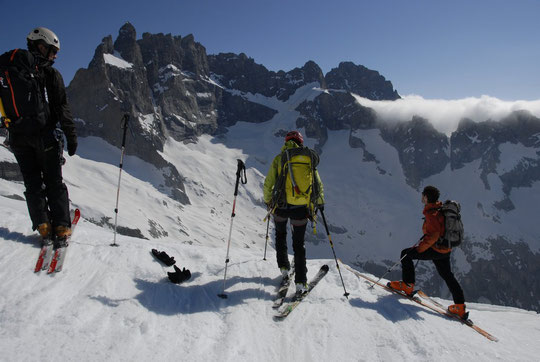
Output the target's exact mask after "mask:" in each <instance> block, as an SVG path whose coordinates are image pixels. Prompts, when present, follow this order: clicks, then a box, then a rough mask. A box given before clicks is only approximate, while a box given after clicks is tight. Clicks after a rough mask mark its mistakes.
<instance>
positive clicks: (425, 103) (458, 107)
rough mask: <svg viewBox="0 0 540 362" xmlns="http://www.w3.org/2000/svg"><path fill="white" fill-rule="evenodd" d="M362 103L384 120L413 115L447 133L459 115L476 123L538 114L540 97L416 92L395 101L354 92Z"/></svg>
mask: <svg viewBox="0 0 540 362" xmlns="http://www.w3.org/2000/svg"><path fill="white" fill-rule="evenodd" d="M354 96H355V98H356V100H357V101H358V103H360V104H361V105H362V106H365V107H369V108H372V109H374V110H375V111H376V112H377V114H378V116H379V117H381V118H382V119H384V120H387V121H409V120H411V118H412V117H413V116H414V115H417V116H420V117H423V118H426V119H428V120H429V121H430V122H431V123H432V124H433V125H434V127H435V128H436V129H437V130H438V131H440V132H443V133H446V134H447V135H450V134H451V133H452V132H453V131H455V130H456V129H457V126H458V123H459V121H460V120H461V119H462V118H470V119H472V120H473V121H475V122H482V121H486V120H488V119H491V120H494V121H499V120H501V119H502V118H504V117H506V116H508V115H509V114H510V113H511V112H513V111H518V110H527V111H529V112H531V113H532V114H533V115H534V116H536V117H540V100H536V101H503V100H500V99H498V98H494V97H490V96H482V97H480V98H472V97H471V98H463V99H455V100H445V99H425V98H423V97H421V96H418V95H407V96H403V98H402V99H398V100H396V101H372V100H370V99H367V98H362V97H360V96H357V95H354Z"/></svg>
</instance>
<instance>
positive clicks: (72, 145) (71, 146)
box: [67, 141, 77, 156]
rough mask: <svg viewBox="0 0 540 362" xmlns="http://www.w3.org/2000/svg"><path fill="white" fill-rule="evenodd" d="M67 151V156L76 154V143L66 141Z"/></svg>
mask: <svg viewBox="0 0 540 362" xmlns="http://www.w3.org/2000/svg"><path fill="white" fill-rule="evenodd" d="M67 150H68V155H70V156H73V155H74V154H75V152H77V141H68V143H67Z"/></svg>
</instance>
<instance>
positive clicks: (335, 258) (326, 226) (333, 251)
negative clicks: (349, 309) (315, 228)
mask: <svg viewBox="0 0 540 362" xmlns="http://www.w3.org/2000/svg"><path fill="white" fill-rule="evenodd" d="M318 210H319V211H320V212H321V216H322V219H323V223H324V228H325V229H326V235H327V236H328V241H329V242H330V246H331V247H332V253H333V254H334V260H335V261H336V267H337V270H338V272H339V277H340V278H341V284H342V285H343V290H344V291H345V293H344V294H343V295H344V296H345V298H347V299H349V293H348V292H347V289H345V283H344V282H343V276H342V275H341V269H340V268H339V263H338V260H337V257H336V251H335V250H334V243H333V242H332V236H330V231H328V225H327V224H326V217H325V216H324V212H323V210H322V209H318Z"/></svg>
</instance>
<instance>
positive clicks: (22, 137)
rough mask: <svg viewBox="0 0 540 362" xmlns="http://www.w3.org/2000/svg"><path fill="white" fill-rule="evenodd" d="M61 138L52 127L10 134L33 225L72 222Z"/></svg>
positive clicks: (69, 224) (67, 223)
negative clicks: (64, 175) (64, 178)
mask: <svg viewBox="0 0 540 362" xmlns="http://www.w3.org/2000/svg"><path fill="white" fill-rule="evenodd" d="M61 144H62V143H61V141H60V140H59V139H58V138H57V137H56V136H55V133H54V131H44V132H42V133H36V134H20V133H19V134H18V133H11V134H10V147H11V149H12V150H13V154H14V155H15V158H16V159H17V163H18V164H19V168H20V169H21V173H22V175H23V180H24V186H25V188H26V192H25V193H24V195H25V196H26V204H27V206H28V212H29V213H30V219H32V227H33V229H34V230H35V229H36V228H37V227H38V225H39V224H42V223H45V222H50V223H51V224H52V225H53V227H56V226H59V225H64V226H71V220H70V216H69V197H68V191H67V187H66V185H65V184H64V183H63V180H62V164H63V157H62V148H61Z"/></svg>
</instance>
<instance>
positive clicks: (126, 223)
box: [0, 24, 540, 311]
mask: <svg viewBox="0 0 540 362" xmlns="http://www.w3.org/2000/svg"><path fill="white" fill-rule="evenodd" d="M68 94H69V97H70V102H71V103H72V108H73V112H74V114H75V115H76V117H77V120H78V125H79V127H78V131H79V134H80V135H81V140H80V144H81V146H80V151H79V152H78V156H79V158H80V160H85V162H86V161H88V162H89V163H88V164H86V163H85V165H84V166H82V165H81V166H80V167H78V168H80V170H79V172H81V173H84V174H85V175H86V178H85V179H86V180H92V181H88V182H89V184H90V185H91V186H92V189H91V192H90V191H89V190H88V189H87V188H86V187H82V186H75V187H70V196H71V199H72V202H73V204H74V205H76V206H81V207H82V206H84V207H85V210H84V215H85V217H86V220H89V221H91V222H93V223H94V224H96V225H98V226H106V225H108V226H109V227H110V226H111V224H112V217H113V215H112V213H111V212H110V211H111V206H110V205H111V204H110V203H111V202H112V200H111V195H114V192H113V191H114V190H113V189H114V188H116V182H117V179H116V178H117V174H116V172H117V170H116V166H117V164H118V160H119V158H120V155H119V150H118V147H119V144H120V141H121V129H120V119H121V117H122V115H123V114H124V113H126V112H128V113H129V114H131V115H132V124H131V125H132V132H130V133H128V142H127V154H128V156H127V158H126V161H125V165H124V167H125V171H126V177H128V178H129V177H132V178H133V179H134V180H141V181H143V182H145V183H146V184H148V185H150V186H151V187H150V188H149V190H151V193H150V194H146V195H141V193H142V192H143V191H141V190H140V189H138V188H133V189H127V190H123V191H122V195H126V196H125V197H126V198H129V199H135V200H142V199H141V198H142V197H143V196H144V197H149V198H150V199H151V201H150V202H149V203H148V204H147V203H146V201H140V202H137V206H136V207H127V208H125V209H122V207H121V211H120V226H121V228H120V232H121V233H122V234H123V235H130V236H137V237H141V238H147V239H156V238H157V239H159V238H161V239H164V240H165V239H167V238H170V239H176V240H185V239H184V237H186V236H188V237H189V239H188V241H186V242H188V243H192V244H193V245H201V246H212V245H214V246H215V242H216V240H220V242H221V243H222V242H224V237H225V234H224V233H222V231H223V227H225V226H226V225H227V224H228V223H229V220H228V217H229V216H230V210H228V209H227V207H230V206H231V205H230V202H231V195H232V192H233V190H232V189H231V188H232V186H231V183H232V182H233V180H232V179H233V178H234V172H235V168H236V159H237V158H240V159H243V160H244V161H245V162H246V164H247V167H248V178H249V180H250V181H249V183H248V185H247V187H246V188H245V189H243V191H241V195H240V197H239V202H240V203H241V204H240V206H243V207H244V210H248V212H246V214H245V215H242V216H240V214H239V217H238V218H237V220H236V221H235V223H240V225H242V224H241V221H240V220H241V219H242V218H245V219H247V220H246V223H248V225H251V226H250V227H253V228H254V229H257V231H256V232H254V233H253V234H249V233H247V234H246V236H245V237H242V239H241V240H236V242H238V243H240V244H241V245H242V246H244V247H245V248H255V247H260V243H262V242H264V241H263V240H262V239H260V238H264V233H265V231H266V229H265V225H263V224H262V221H261V220H262V218H263V217H264V207H263V204H262V191H261V189H262V181H263V179H264V174H265V173H266V171H267V169H268V167H269V164H270V162H271V160H272V158H273V157H274V156H275V154H276V153H277V152H278V151H279V149H280V147H281V145H282V143H283V136H284V134H285V132H286V131H287V130H290V129H300V131H301V132H303V133H304V135H305V136H306V137H305V139H306V144H307V145H309V146H310V147H313V148H315V149H317V150H318V151H319V152H320V154H321V163H320V166H319V171H320V174H321V177H322V180H323V182H324V185H325V196H326V201H327V205H326V209H325V210H326V211H325V213H326V216H327V218H328V221H329V223H330V231H331V233H332V237H333V240H334V243H335V245H336V249H337V250H336V251H337V253H338V256H339V257H341V258H342V259H343V260H344V261H345V262H347V263H350V264H353V265H355V266H356V267H357V268H361V269H364V270H365V271H368V272H371V273H373V274H376V275H381V274H382V273H383V272H384V271H385V270H386V269H387V267H388V266H389V265H392V264H393V263H394V262H395V261H396V260H397V259H398V257H399V253H400V251H401V249H403V248H405V247H408V246H411V245H413V244H414V243H415V242H416V241H417V240H418V238H419V237H420V236H421V235H420V230H421V224H422V219H421V217H422V214H421V208H422V205H421V203H420V190H421V189H422V188H423V187H424V186H425V185H428V184H434V185H436V186H438V187H439V188H440V189H441V191H442V198H443V199H447V198H448V199H454V200H457V201H459V202H461V204H462V214H463V219H464V223H465V228H466V242H465V243H464V244H463V246H462V247H460V248H458V249H456V250H455V251H454V252H453V255H452V258H453V265H454V269H455V271H456V274H457V275H458V278H459V280H460V281H461V282H462V284H463V287H464V290H465V295H466V298H467V300H468V301H472V302H482V303H494V304H500V305H510V306H516V307H521V308H525V309H530V310H535V311H539V310H540V304H539V303H540V302H539V300H540V274H539V273H538V268H539V266H540V239H539V238H538V235H540V225H539V224H538V223H537V222H536V218H537V217H536V215H537V213H536V212H535V207H534V205H536V204H537V203H536V202H535V201H537V200H536V199H537V198H538V195H539V193H538V188H539V183H538V180H540V173H539V171H538V170H539V151H540V150H539V141H538V140H539V139H538V135H540V129H539V128H540V119H539V118H537V116H535V115H532V114H530V113H527V112H522V111H521V112H514V113H511V114H509V115H507V116H506V117H505V118H504V119H502V120H500V121H493V120H488V119H464V120H462V121H461V122H460V123H459V126H458V127H457V129H456V130H453V131H452V132H449V133H448V132H442V131H440V130H438V129H437V128H436V127H435V126H433V125H432V123H431V122H430V120H429V119H424V118H421V117H412V119H410V120H407V121H398V120H392V119H382V118H381V117H380V116H379V115H378V114H377V113H376V112H375V111H374V110H373V109H371V108H368V107H366V106H364V105H363V104H365V103H366V102H365V100H367V99H370V100H380V99H387V100H395V99H397V98H399V95H398V94H397V92H396V91H395V90H394V89H393V87H392V84H391V83H390V82H389V81H387V80H386V79H384V77H383V76H381V75H380V74H379V73H378V72H376V71H373V70H369V69H367V68H365V67H362V66H356V65H354V64H352V63H341V64H340V65H339V66H338V67H337V68H336V69H334V70H332V71H331V72H329V73H328V74H326V75H324V74H322V71H321V70H320V68H319V67H318V66H317V65H316V64H315V63H313V62H307V63H306V64H305V65H304V66H303V67H302V68H296V69H294V70H292V71H290V72H271V71H268V70H267V69H266V68H265V67H264V66H262V65H259V64H256V63H255V62H254V61H253V59H250V58H248V57H247V56H246V55H244V54H240V55H236V54H218V55H207V54H206V50H205V49H204V47H203V46H202V45H201V44H199V43H196V42H195V41H194V39H193V37H192V36H186V37H183V38H182V37H179V36H171V35H170V34H167V35H163V34H147V33H145V34H143V36H142V39H139V40H137V39H136V33H135V29H134V28H133V27H132V26H131V25H130V24H126V25H124V26H123V27H122V29H121V30H120V33H119V36H118V38H117V39H116V41H115V42H114V43H113V41H112V37H110V36H109V37H106V38H104V40H103V42H102V43H101V44H100V45H99V46H98V48H97V49H96V53H95V55H94V58H93V59H92V61H91V62H90V64H89V67H88V69H81V70H79V72H78V73H77V75H76V76H75V78H74V80H73V81H72V83H71V84H70V86H69V89H68ZM89 94H92V97H89V96H88V95H89ZM79 158H75V159H70V161H71V163H72V164H73V163H75V162H76V161H74V160H79ZM13 163H14V160H13V159H12V158H11V159H10V158H9V155H8V154H6V156H4V158H2V159H0V174H3V175H7V176H5V177H4V178H8V179H10V180H14V179H16V178H17V174H16V172H15V171H16V167H14V166H13ZM94 163H95V165H96V166H95V167H94V166H92V165H94ZM102 164H106V165H107V166H103V165H102ZM68 167H70V166H68ZM105 171H106V174H102V173H103V172H105ZM98 174H99V176H100V177H103V181H99V180H101V178H98V177H97V175H98ZM94 180H95V181H94ZM68 181H69V179H68ZM68 186H69V185H68ZM77 190H80V192H81V194H77V192H78V191H77ZM89 192H90V194H93V193H96V196H95V197H94V198H93V200H92V202H86V201H85V203H84V205H83V203H81V201H79V200H80V199H84V198H85V196H86V195H87V194H89ZM110 192H113V193H112V194H111V193H110ZM144 192H145V193H148V192H149V191H144ZM18 195H19V196H16V197H22V196H23V195H22V194H20V193H19V194H18ZM145 200H146V199H145ZM107 203H109V204H107ZM222 206H223V207H224V209H223V208H221V207H222ZM194 210H197V211H198V212H195V211H194ZM239 230H242V228H241V227H239ZM241 232H242V231H241ZM249 235H257V237H254V236H249ZM326 240H327V238H326V235H325V233H324V232H323V230H322V225H320V224H318V225H317V233H316V234H312V233H309V235H308V245H307V249H308V257H309V258H315V259H316V258H328V256H329V254H328V252H329V249H328V248H329V246H328V243H327V242H326ZM418 268H419V273H418V278H419V285H421V288H422V289H424V290H426V291H427V292H428V293H430V294H434V295H442V296H443V297H446V298H448V297H449V294H448V291H447V289H446V287H445V286H444V285H442V284H441V280H440V278H439V277H438V276H436V275H434V269H433V267H432V266H431V263H429V262H420V263H419V264H418ZM390 277H392V278H399V277H400V275H399V271H395V272H394V273H392V274H391V275H390Z"/></svg>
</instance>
